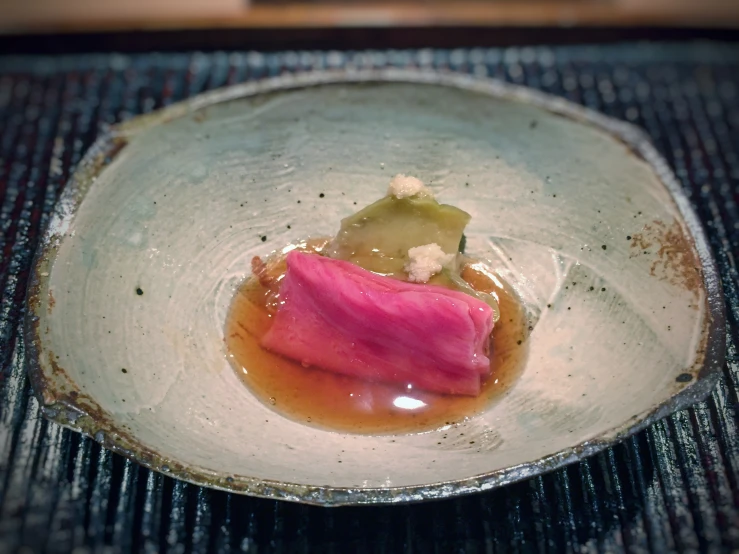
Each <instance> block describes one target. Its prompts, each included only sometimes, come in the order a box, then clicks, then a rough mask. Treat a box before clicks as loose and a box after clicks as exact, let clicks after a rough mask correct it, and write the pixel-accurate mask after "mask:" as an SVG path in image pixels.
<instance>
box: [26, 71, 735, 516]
mask: <svg viewBox="0 0 739 554" xmlns="http://www.w3.org/2000/svg"><path fill="white" fill-rule="evenodd" d="M370 82H376V83H406V84H418V85H424V84H429V85H441V86H446V87H449V88H456V89H461V90H463V91H470V92H477V93H482V94H485V95H488V96H491V97H493V98H497V99H503V100H510V101H517V102H523V103H525V104H528V105H531V106H534V107H538V108H541V109H544V110H546V111H548V112H550V113H553V114H556V115H559V116H562V117H566V118H569V119H573V120H576V121H579V122H583V123H586V124H589V125H591V126H594V127H596V128H598V129H599V130H601V131H604V132H605V133H607V134H609V135H610V136H612V137H614V138H616V139H617V140H619V141H621V142H622V143H623V144H625V145H626V146H627V147H628V148H629V149H631V151H632V152H633V153H635V154H636V155H637V156H638V157H640V158H641V159H642V160H643V161H645V162H646V163H647V164H648V165H649V166H650V167H651V168H652V170H653V171H654V172H655V173H656V175H657V177H658V178H659V180H660V181H661V182H662V184H663V185H664V186H665V187H666V188H667V190H668V191H669V193H670V195H671V197H672V200H673V201H674V202H675V204H676V206H677V208H678V210H679V212H680V215H681V217H682V218H683V221H684V222H685V225H686V226H687V228H688V231H689V232H690V236H691V237H692V239H693V241H694V244H695V247H696V250H697V253H698V256H699V258H700V262H701V269H702V275H703V286H704V287H705V291H706V298H705V302H706V307H707V313H706V317H707V319H708V325H707V329H704V330H703V331H702V333H703V335H704V337H705V355H704V358H703V360H702V364H701V367H697V368H692V370H690V371H691V374H690V377H691V379H690V380H689V382H687V383H685V386H684V388H682V389H681V390H680V391H679V392H677V393H675V394H674V395H673V396H672V397H670V398H669V399H667V400H666V401H664V402H662V403H661V404H658V405H656V406H654V407H652V408H651V409H648V410H645V411H644V412H642V413H640V414H637V415H634V416H632V417H630V418H629V419H627V420H626V421H625V422H624V423H623V424H622V425H620V426H617V427H615V428H612V429H610V430H608V431H606V432H604V433H601V434H600V435H598V436H597V437H595V438H593V439H591V440H588V441H585V442H581V443H579V444H576V445H573V446H571V447H569V448H566V449H563V450H561V451H559V452H557V453H555V454H552V455H549V456H546V457H543V458H539V459H537V460H532V461H531V462H527V463H524V464H520V465H516V466H511V467H507V468H502V469H499V470H495V471H492V472H489V473H483V474H479V475H474V476H470V477H465V478H461V479H455V480H451V481H443V482H434V483H427V484H420V485H411V486H400V487H381V488H345V487H332V486H312V485H301V484H299V483H291V482H284V481H272V480H266V479H259V478H254V477H248V476H242V475H224V474H223V473H221V472H217V471H213V470H209V469H207V468H203V467H196V466H192V465H190V466H185V465H182V464H179V463H178V462H176V461H174V460H170V459H166V458H165V457H163V456H161V455H159V454H157V453H156V451H154V450H153V449H152V448H151V447H148V446H145V445H144V444H142V443H140V442H139V441H138V440H137V439H136V438H135V437H133V436H127V435H126V434H124V433H122V432H121V431H120V430H119V429H117V428H116V424H115V423H114V422H113V421H112V418H110V416H109V415H108V414H106V413H105V412H104V411H103V410H102V409H101V408H100V407H99V406H98V405H97V404H96V402H95V401H94V399H92V398H90V397H88V396H86V395H83V394H74V395H71V394H66V395H65V397H64V398H59V399H57V398H56V396H57V394H56V392H55V391H54V390H51V389H52V387H53V384H52V382H51V381H50V380H49V379H48V378H47V376H46V375H45V374H44V371H43V369H42V367H41V363H40V359H41V356H42V355H43V354H44V349H43V347H42V339H41V336H40V332H39V328H38V327H39V325H38V322H39V316H38V312H39V310H41V309H42V307H41V303H40V302H39V298H40V296H39V295H40V293H41V291H43V290H46V289H47V285H48V280H49V278H50V269H51V267H52V266H53V264H54V261H55V258H56V252H57V246H58V244H59V242H60V240H61V238H62V237H63V236H64V234H65V231H66V229H67V228H68V226H69V224H70V223H71V221H72V219H73V218H74V217H75V214H76V212H77V208H78V207H79V206H80V204H81V203H82V201H83V200H84V198H85V195H86V192H87V190H88V189H89V188H90V186H91V185H92V183H93V182H94V181H95V177H96V175H98V174H99V173H100V172H101V171H103V169H104V168H105V167H106V166H107V165H108V164H109V163H110V162H111V161H112V159H113V158H114V157H115V156H116V154H117V153H118V152H119V151H120V150H121V149H122V148H123V147H125V144H126V142H127V137H131V136H133V135H135V134H136V133H138V132H140V131H143V130H145V129H147V128H149V127H151V126H153V125H158V124H162V123H166V122H167V121H170V120H172V119H175V118H179V117H181V116H184V115H187V114H190V113H194V112H195V111H197V110H200V109H202V108H206V107H208V106H213V105H215V104H219V103H223V102H227V101H231V100H237V99H241V98H248V97H253V96H257V95H260V94H264V93H272V92H280V91H289V90H295V89H300V88H306V87H312V86H319V85H340V84H357V83H370ZM26 303H27V304H26V305H27V308H28V309H27V313H26V316H25V321H24V338H25V344H26V351H25V357H26V367H27V368H28V374H29V377H30V380H31V384H32V387H33V392H34V395H35V397H36V398H37V400H38V402H39V404H40V406H41V410H42V413H43V414H44V416H45V417H46V418H48V419H49V420H51V421H53V422H55V423H57V424H59V425H62V426H63V427H66V428H68V429H71V430H73V431H77V432H79V433H81V434H83V435H85V436H88V437H92V438H93V439H94V440H96V441H97V442H99V443H100V444H101V445H102V446H103V447H105V448H107V449H109V450H111V451H113V452H116V453H118V454H121V455H123V456H125V457H126V458H128V459H130V460H132V461H135V462H137V463H139V464H141V465H143V466H144V467H146V468H148V469H151V470H154V471H157V472H160V473H163V474H165V475H169V476H172V477H175V478H178V479H181V480H183V481H187V482H190V483H193V484H195V485H200V486H205V487H210V488H214V489H220V490H224V491H228V492H234V493H240V494H248V495H251V496H257V497H262V498H271V499H279V500H288V501H295V502H302V503H307V504H314V505H321V506H344V505H358V504H394V503H405V502H418V501H423V500H431V499H440V498H450V497H455V496H459V495H463V494H468V493H473V492H480V491H485V490H489V489H493V488H496V487H499V486H502V485H506V484H508V483H513V482H516V481H521V480H524V479H527V478H529V477H533V476H536V475H540V474H543V473H546V472H549V471H552V470H554V469H557V468H560V467H563V466H565V465H567V464H570V463H572V462H575V461H578V460H581V459H583V458H585V457H588V456H591V455H593V454H596V453H598V452H600V451H602V450H604V449H605V448H607V447H609V446H612V445H614V444H616V443H618V442H620V441H621V440H623V439H625V438H627V437H629V436H631V435H633V434H635V433H637V432H638V431H641V430H642V429H644V428H645V427H647V426H649V425H651V424H652V423H654V422H656V421H658V420H660V419H662V418H663V417H666V416H667V415H670V414H672V413H673V412H675V411H678V410H680V409H683V408H686V407H688V406H690V405H692V404H694V403H695V402H698V401H700V400H702V399H704V398H705V397H707V396H708V394H710V392H711V390H712V389H713V387H714V386H715V384H716V382H717V380H718V377H719V374H720V372H721V368H722V366H723V362H724V356H725V340H724V337H725V313H724V301H723V293H722V289H721V280H720V276H719V273H718V269H717V266H716V262H715V260H714V258H713V255H712V253H711V250H710V247H709V245H708V242H707V239H706V235H705V232H704V230H703V227H702V225H701V223H700V220H699V219H698V217H697V215H696V213H695V211H694V210H693V208H692V206H691V205H690V203H689V201H688V199H687V197H686V196H685V194H684V192H683V191H682V188H681V186H680V184H679V183H678V181H677V179H676V177H675V176H674V174H673V172H672V170H671V169H670V167H669V165H668V164H667V162H666V161H665V160H664V159H663V158H662V157H661V156H660V154H658V152H657V151H656V149H655V148H654V147H653V146H652V144H651V143H650V141H649V139H648V138H647V136H646V134H645V133H644V132H643V131H642V130H641V129H639V128H637V127H635V126H633V125H631V124H629V123H626V122H623V121H619V120H616V119H613V118H610V117H607V116H605V115H602V114H600V113H597V112H595V111H592V110H590V109H588V108H584V107H582V106H580V105H577V104H574V103H572V102H570V101H567V100H564V99H562V98H559V97H556V96H552V95H549V94H546V93H542V92H538V91H536V90H533V89H529V88H525V87H521V86H517V85H512V84H508V83H504V82H502V81H498V80H495V79H490V78H479V77H472V76H470V75H466V74H459V73H453V72H439V71H430V70H408V69H396V68H384V69H368V70H357V69H345V70H327V71H314V72H307V73H296V74H284V75H281V76H278V77H272V78H267V79H262V80H257V81H250V82H247V83H242V84H237V85H232V86H229V87H225V88H222V89H216V90H213V91H209V92H205V93H202V94H200V95H198V96H195V97H193V98H190V99H187V100H184V101H182V102H179V103H176V104H173V105H171V106H168V107H166V108H163V109H160V110H158V111H155V112H152V113H150V114H146V115H140V116H137V117H134V118H133V119H131V120H128V121H126V122H124V123H121V124H118V125H115V126H112V127H110V128H109V129H107V130H105V131H104V132H103V133H102V134H101V136H99V137H98V138H97V139H96V141H95V142H94V143H93V145H92V146H91V147H90V149H89V150H88V151H87V153H86V154H85V156H84V157H83V159H82V160H81V161H80V163H79V165H78V166H77V168H76V169H75V171H74V173H73V175H72V177H71V178H70V181H69V182H68V184H67V185H66V187H65V189H64V191H63V192H62V194H61V196H60V198H59V200H58V202H57V203H56V205H55V208H54V211H53V213H52V214H51V218H50V220H49V224H48V226H47V228H46V230H45V231H44V234H43V235H42V238H41V240H40V243H39V247H38V249H37V251H36V254H35V258H34V262H33V267H32V271H31V276H30V280H29V286H28V290H27V295H26ZM54 369H55V370H57V369H58V370H59V371H61V372H62V373H63V370H62V369H61V368H54ZM686 371H688V370H687V369H686ZM63 376H64V377H66V374H64V375H63ZM57 377H58V376H57ZM67 379H68V378H67ZM68 380H69V379H68ZM69 381H70V383H71V380H69ZM71 384H72V385H74V384H73V383H71Z"/></svg>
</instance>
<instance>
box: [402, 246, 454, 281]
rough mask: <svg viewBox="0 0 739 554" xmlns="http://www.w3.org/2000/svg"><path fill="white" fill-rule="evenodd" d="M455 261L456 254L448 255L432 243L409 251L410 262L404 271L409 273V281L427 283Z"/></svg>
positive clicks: (404, 267)
mask: <svg viewBox="0 0 739 554" xmlns="http://www.w3.org/2000/svg"><path fill="white" fill-rule="evenodd" d="M453 259H454V254H446V253H445V252H444V251H443V250H442V249H441V246H439V245H438V244H436V243H435V242H432V243H431V244H425V245H423V246H416V247H414V248H411V249H410V250H408V261H407V262H406V264H405V265H404V266H403V269H404V270H405V271H406V272H407V273H408V280H409V281H412V282H414V283H426V282H428V280H429V279H430V278H431V276H432V275H436V274H437V273H439V272H440V271H441V270H442V269H443V268H444V266H445V265H447V264H449V263H451V261H452V260H453Z"/></svg>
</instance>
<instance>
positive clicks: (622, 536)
mask: <svg viewBox="0 0 739 554" xmlns="http://www.w3.org/2000/svg"><path fill="white" fill-rule="evenodd" d="M344 64H355V65H358V66H365V65H385V64H394V65H399V66H406V65H422V66H436V67H440V68H447V69H450V70H455V71H462V72H470V73H473V74H476V75H489V76H493V77H497V78H500V79H505V80H508V81H512V82H514V83H520V84H526V85H529V86H532V87H535V88H539V89H542V90H544V91H547V92H551V93H554V94H557V95H561V96H564V97H566V98H569V99H571V100H573V101H575V102H579V103H582V104H585V105H587V106H589V107H592V108H595V109H597V110H601V111H603V112H605V113H606V114H609V115H613V116H615V117H619V118H623V119H626V120H629V121H632V122H634V123H636V124H638V125H641V126H642V127H643V128H644V129H646V131H647V132H648V133H649V134H650V135H651V137H652V139H653V140H654V143H655V144H656V146H657V148H658V149H659V150H660V151H661V152H662V154H663V155H664V156H665V157H666V158H667V159H668V161H669V162H670V163H671V165H672V167H673V168H674V170H675V172H676V173H677V175H678V177H679V178H680V180H681V182H682V184H683V186H684V187H685V190H686V191H687V193H688V195H689V197H690V198H691V199H692V201H693V202H694V204H695V206H696V208H697V211H698V213H699V215H700V217H701V218H702V220H703V221H704V222H705V225H706V226H707V231H708V237H709V240H710V242H711V245H712V247H713V249H714V252H715V255H716V257H717V260H718V265H719V268H720V270H721V274H722V277H723V285H724V290H725V293H726V297H727V310H728V313H727V315H728V325H729V327H728V328H729V333H728V335H727V354H728V359H727V363H726V367H725V370H724V375H723V378H722V379H721V381H720V383H719V386H718V388H717V389H716V391H715V393H714V394H713V395H712V396H711V398H710V399H709V400H707V401H706V402H703V403H701V404H699V405H697V406H696V407H694V408H692V409H690V410H685V411H682V412H680V413H678V414H676V415H674V416H673V417H670V418H668V419H667V420H664V421H662V422H660V423H658V424H656V425H654V426H652V427H651V428H649V429H648V430H646V431H644V432H642V433H640V434H638V435H637V436H636V437H634V438H632V439H629V440H627V441H626V442H625V443H623V444H621V445H619V446H617V447H615V448H612V449H609V450H607V451H605V452H604V453H602V454H599V455H597V456H595V457H593V458H591V459H588V460H586V461H584V462H581V463H579V464H575V465H572V466H570V467H568V468H567V469H565V470H561V471H558V472H556V473H553V474H549V475H545V476H543V477H537V478H535V479H532V480H530V481H527V482H523V483H519V484H515V485H512V486H508V487H505V488H503V489H500V490H495V491H492V492H490V493H486V494H481V495H475V496H469V497H465V498H460V499H455V500H448V501H439V502H432V503H427V504H420V505H414V506H390V507H361V508H337V509H321V508H315V507H308V506H302V505H296V504H288V503H281V502H275V501H269V500H261V499H254V498H247V497H242V496H237V495H230V494H226V493H222V492H217V491H211V490H206V489H200V488H198V487H195V486H192V485H188V484H184V483H182V482H178V481H174V480H173V479H170V478H167V477H163V476H162V475H159V474H155V473H152V472H150V471H148V470H145V469H143V468H141V467H139V466H138V465H136V464H133V463H131V462H128V461H126V460H124V459H123V458H121V457H119V456H117V455H112V454H111V453H109V452H108V451H105V450H102V449H101V448H100V447H99V446H98V445H97V444H96V443H94V442H93V441H92V440H89V439H83V438H80V436H79V435H77V434H75V433H71V432H67V431H64V430H62V429H60V428H59V427H57V426H56V425H53V424H50V423H47V422H46V421H45V420H44V419H43V418H41V416H40V413H39V409H38V405H37V403H36V401H35V400H34V399H33V398H32V396H31V391H30V389H29V385H28V381H27V379H26V377H25V373H24V366H23V355H24V345H23V340H22V337H21V334H20V329H21V323H22V317H23V311H24V308H23V296H24V292H25V286H26V282H27V277H28V271H29V267H30V265H31V261H32V255H33V249H34V247H35V245H36V243H37V241H38V237H39V231H40V229H41V228H42V227H43V226H44V224H45V222H46V220H47V218H48V214H49V212H50V210H51V208H52V206H53V204H54V201H55V199H56V198H57V196H58V194H59V191H60V190H61V188H62V187H63V186H64V183H65V182H66V180H67V179H68V177H69V175H70V172H71V171H72V170H73V168H74V166H75V164H76V163H77V162H78V161H79V159H80V156H81V155H82V154H83V152H84V151H85V149H86V148H87V147H88V146H89V145H90V144H91V143H92V141H93V140H94V138H95V136H96V135H97V134H98V132H99V131H100V129H101V128H102V127H103V126H104V125H106V124H110V123H114V122H116V121H120V120H123V119H126V118H129V117H131V116H133V115H136V114H138V113H142V112H148V111H151V110H153V109H156V108H159V107H161V106H163V105H167V104H170V103H172V102H175V101H177V100H180V99H182V98H185V97H187V96H190V95H193V94H197V93H198V92H201V91H203V90H206V89H210V88H214V87H219V86H223V85H226V84H229V83H236V82H240V81H244V80H248V79H256V78H259V77H263V76H267V75H274V74H278V73H280V72H283V71H305V70H310V69H312V68H317V67H331V66H340V65H344ZM737 198H739V47H737V46H732V45H720V44H702V45H695V44H693V45H646V44H644V45H639V44H630V45H614V46H603V47H561V48H511V49H492V50H487V49H485V50H454V51H432V50H426V51H412V52H399V51H394V52H386V51H383V52H379V51H378V52H362V53H338V52H332V53H316V52H284V53H277V54H267V55H261V54H258V53H214V54H200V53H194V54H151V55H133V56H125V55H113V54H111V55H94V56H93V55H85V56H66V57H26V58H24V57H4V58H0V295H1V297H2V309H1V311H0V363H1V364H2V377H1V378H2V381H0V396H1V397H2V399H1V401H0V402H1V404H0V552H15V551H17V550H19V549H20V551H22V552H41V551H49V552H71V551H73V550H74V552H76V553H84V552H119V551H121V552H127V551H131V550H133V551H144V552H159V551H164V552H178V553H179V552H182V553H185V552H206V551H209V550H217V551H222V552H250V553H254V552H281V553H292V552H298V553H299V552H336V553H343V552H408V553H410V552H413V553H425V552H438V553H443V554H446V553H455V552H460V553H461V552H465V553H467V552H469V553H478V552H479V553H489V552H518V551H522V552H529V551H540V552H543V551H557V552H559V551H575V552H588V551H596V550H604V551H609V552H619V551H630V552H647V551H652V552H666V551H675V550H679V551H706V552H721V551H732V550H733V551H739V436H738V435H737V423H738V422H737V410H738V409H739V403H738V402H737V393H738V391H739V366H738V362H739V357H738V356H737V350H736V341H737V329H739V327H738V325H739V276H738V274H737V269H736V265H735V259H734V255H735V254H736V253H737V252H739V248H737V243H738V242H739V211H738V210H737V204H736V201H737ZM23 547H25V548H23Z"/></svg>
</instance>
